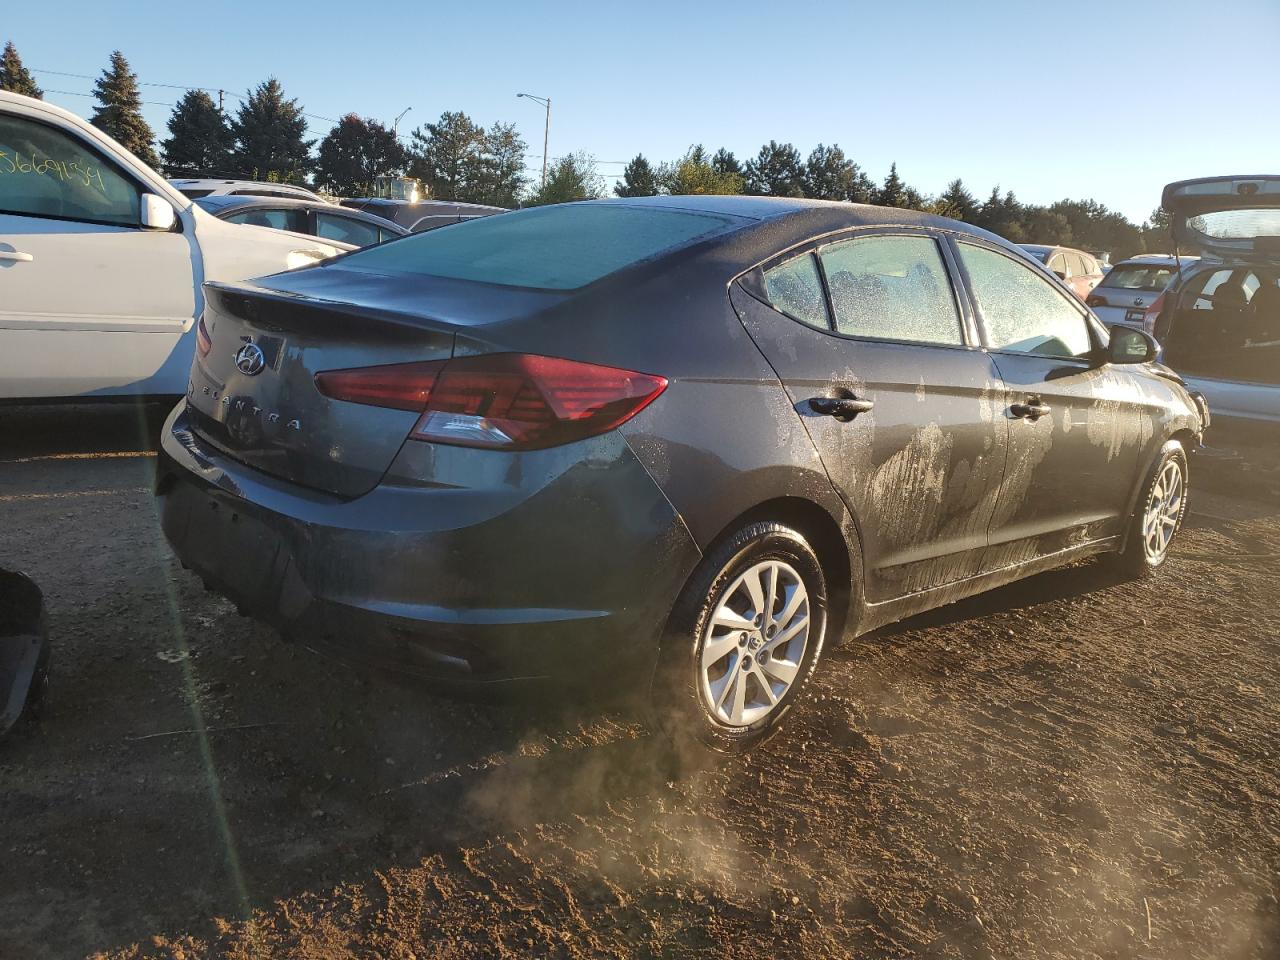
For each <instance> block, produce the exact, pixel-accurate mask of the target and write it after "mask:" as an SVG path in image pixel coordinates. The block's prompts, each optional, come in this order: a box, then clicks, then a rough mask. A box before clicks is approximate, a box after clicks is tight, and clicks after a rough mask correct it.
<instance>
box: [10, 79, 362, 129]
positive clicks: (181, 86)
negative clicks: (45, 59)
mask: <svg viewBox="0 0 1280 960" xmlns="http://www.w3.org/2000/svg"><path fill="white" fill-rule="evenodd" d="M27 69H28V70H30V71H31V72H32V73H49V74H53V75H54V76H57V77H75V78H76V79H78V80H94V81H96V80H97V79H98V78H97V77H94V76H90V75H89V74H87V73H69V72H67V71H66V70H45V69H43V68H40V67H28V68H27ZM134 83H136V84H137V85H138V86H140V87H165V88H166V89H169V90H203V91H204V92H205V93H218V94H224V93H225V94H227V95H229V96H232V97H235V98H236V99H237V100H248V99H249V98H248V97H247V96H245V95H244V94H242V93H236V92H235V91H234V90H228V89H227V88H226V87H200V86H195V85H192V84H185V83H158V82H156V81H152V80H134ZM49 92H50V93H63V94H67V95H68V96H72V97H92V96H95V94H92V93H76V92H74V91H72V90H50V91H49ZM141 102H142V103H146V104H149V105H151V106H153V107H172V106H176V104H172V103H162V102H160V101H158V100H143V101H141ZM298 112H299V113H301V114H302V115H303V116H304V117H311V118H313V119H315V120H323V121H325V122H326V123H337V122H338V121H337V120H335V119H333V117H325V116H321V115H320V114H318V113H307V112H306V111H305V110H300V111H298Z"/></svg>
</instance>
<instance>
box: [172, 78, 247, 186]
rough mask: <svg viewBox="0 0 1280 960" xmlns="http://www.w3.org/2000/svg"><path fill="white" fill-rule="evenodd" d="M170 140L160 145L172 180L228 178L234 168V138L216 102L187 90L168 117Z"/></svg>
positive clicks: (204, 95) (206, 96)
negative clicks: (178, 178) (232, 154)
mask: <svg viewBox="0 0 1280 960" xmlns="http://www.w3.org/2000/svg"><path fill="white" fill-rule="evenodd" d="M168 127H169V139H167V140H165V141H164V143H162V144H161V147H162V149H163V151H164V169H165V173H166V174H168V175H169V176H171V177H172V176H185V177H216V176H226V175H227V173H228V171H229V170H230V169H231V167H232V160H231V150H232V148H233V147H234V146H235V138H234V137H233V136H232V135H231V128H230V127H229V126H227V119H226V117H224V116H223V115H222V111H221V110H219V109H218V108H217V106H216V105H215V104H214V102H213V98H212V97H210V96H209V94H207V93H205V92H204V91H203V90H188V91H187V92H186V93H184V94H183V95H182V99H181V100H179V101H178V102H177V104H176V105H175V106H174V108H173V113H171V114H170V115H169V122H168Z"/></svg>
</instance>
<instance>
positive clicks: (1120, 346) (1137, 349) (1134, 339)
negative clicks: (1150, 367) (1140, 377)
mask: <svg viewBox="0 0 1280 960" xmlns="http://www.w3.org/2000/svg"><path fill="white" fill-rule="evenodd" d="M1108 349H1109V359H1110V361H1111V362H1112V363H1149V362H1151V361H1152V360H1154V359H1155V358H1156V356H1157V355H1158V354H1159V353H1160V344H1158V343H1156V340H1155V337H1153V336H1151V334H1149V333H1147V332H1146V331H1144V330H1135V329H1134V328H1133V327H1112V328H1111V345H1110V347H1109V348H1108Z"/></svg>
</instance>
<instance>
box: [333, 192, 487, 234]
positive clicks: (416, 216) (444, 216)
mask: <svg viewBox="0 0 1280 960" xmlns="http://www.w3.org/2000/svg"><path fill="white" fill-rule="evenodd" d="M339 202H340V203H341V205H342V206H344V207H349V208H350V209H352V210H362V211H364V212H365V213H372V214H374V215H375V216H379V217H382V218H383V219H385V220H390V221H391V222H392V223H398V224H399V225H400V226H402V227H404V228H405V229H407V230H408V231H410V232H411V233H423V232H425V231H427V230H434V229H436V228H437V227H447V226H449V225H450V224H454V223H462V222H463V221H465V220H475V219H476V218H477V217H490V216H493V215H494V214H495V213H506V212H507V209H506V207H490V206H486V205H485V204H482V203H454V202H453V201H451V200H417V201H412V202H411V201H408V200H389V199H387V198H385V197H357V198H353V199H347V200H341V201H339Z"/></svg>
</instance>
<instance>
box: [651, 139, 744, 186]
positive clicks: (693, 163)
mask: <svg viewBox="0 0 1280 960" xmlns="http://www.w3.org/2000/svg"><path fill="white" fill-rule="evenodd" d="M662 181H663V185H664V186H665V188H666V191H667V193H669V194H672V195H673V196H677V195H688V194H734V193H741V192H742V189H743V187H744V185H745V183H744V180H743V177H742V174H740V173H732V172H725V173H721V172H720V171H719V170H717V169H716V166H715V161H714V158H710V157H708V156H707V153H706V151H705V150H703V149H702V145H701V144H698V145H697V146H694V147H690V148H689V150H688V152H687V153H686V154H685V155H684V156H683V157H681V158H680V159H679V160H677V161H676V162H675V163H674V164H672V165H671V166H670V167H668V168H666V169H665V170H664V171H663V175H662Z"/></svg>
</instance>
